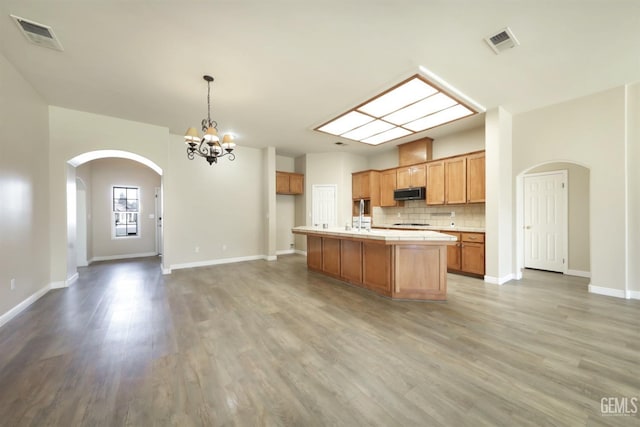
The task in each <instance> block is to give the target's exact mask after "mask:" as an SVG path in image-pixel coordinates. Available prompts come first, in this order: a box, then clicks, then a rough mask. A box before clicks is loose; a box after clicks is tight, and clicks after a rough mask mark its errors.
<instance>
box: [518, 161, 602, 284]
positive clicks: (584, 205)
mask: <svg viewBox="0 0 640 427" xmlns="http://www.w3.org/2000/svg"><path fill="white" fill-rule="evenodd" d="M559 172H560V173H562V172H566V173H567V176H566V179H565V180H563V182H564V183H565V188H564V189H565V201H564V205H565V206H566V208H565V209H566V210H565V212H566V213H565V218H566V225H567V232H566V233H562V234H563V235H564V238H565V240H564V247H565V249H564V260H565V262H564V266H563V267H562V268H560V269H558V268H557V266H556V267H549V266H548V265H543V266H541V265H534V264H531V262H530V261H531V260H530V259H528V260H527V261H526V262H525V257H526V256H525V252H526V251H527V249H530V248H531V247H532V246H533V243H532V241H531V240H530V238H531V237H532V236H530V235H528V236H525V234H526V233H529V231H530V230H532V229H529V230H527V228H526V227H527V226H530V225H531V223H530V222H529V221H530V219H529V218H527V220H526V221H525V215H526V211H527V210H530V209H529V207H527V208H526V209H525V179H527V180H530V179H532V178H534V177H535V176H536V175H538V176H544V175H546V174H549V173H551V174H554V173H559ZM527 177H529V178H527ZM529 182H532V181H529ZM549 185H551V184H549ZM555 185H558V184H555ZM561 185H562V184H560V186H561ZM590 187H591V185H590V170H589V168H588V167H587V166H586V165H582V164H579V163H576V162H571V161H549V162H544V163H539V164H537V165H534V166H532V167H530V168H528V169H525V170H523V171H522V172H520V173H519V174H518V175H517V176H516V188H515V189H516V198H515V202H516V203H515V205H516V206H515V208H516V215H515V218H516V229H515V230H516V233H515V238H516V244H515V250H516V278H517V279H521V278H522V273H523V270H524V269H525V268H526V267H530V268H539V269H543V270H549V271H560V272H562V273H564V274H567V275H572V276H580V277H587V278H589V277H591V238H590V235H591V233H590V229H591V221H590V210H591V201H590V193H591V188H590ZM527 198H529V197H527ZM529 199H530V198H529ZM529 202H530V200H529ZM529 202H528V203H529ZM554 203H555V201H554ZM552 205H553V204H545V203H542V206H547V209H549V206H552ZM542 212H544V216H545V217H546V216H547V215H548V214H547V210H546V209H543V210H542ZM553 213H554V214H555V211H553ZM538 238H539V236H538ZM549 239H551V238H549ZM525 240H526V243H525ZM547 242H548V240H545V241H544V242H543V248H544V247H545V246H546V248H547V249H548V248H549V247H551V248H555V247H556V246H555V243H556V241H555V240H554V241H553V242H552V243H553V244H554V245H553V246H552V245H550V244H547ZM561 251H562V250H561ZM552 255H553V254H552ZM544 256H546V257H549V258H552V259H558V257H552V256H550V255H549V254H547V253H544ZM527 258H528V257H527Z"/></svg>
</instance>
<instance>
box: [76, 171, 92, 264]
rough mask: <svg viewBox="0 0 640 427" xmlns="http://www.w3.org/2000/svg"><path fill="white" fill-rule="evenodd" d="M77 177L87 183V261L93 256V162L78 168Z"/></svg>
mask: <svg viewBox="0 0 640 427" xmlns="http://www.w3.org/2000/svg"><path fill="white" fill-rule="evenodd" d="M76 178H79V179H81V180H82V182H84V185H85V196H86V199H87V205H86V212H85V214H86V222H87V242H86V247H87V261H89V260H90V259H91V258H93V211H92V203H91V200H92V191H91V162H87V163H85V164H83V165H80V166H78V167H77V168H76Z"/></svg>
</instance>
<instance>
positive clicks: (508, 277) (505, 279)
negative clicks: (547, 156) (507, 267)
mask: <svg viewBox="0 0 640 427" xmlns="http://www.w3.org/2000/svg"><path fill="white" fill-rule="evenodd" d="M513 279H515V276H514V274H513V273H509V274H507V275H506V276H503V277H493V276H484V281H485V282H487V283H491V284H492V285H504V284H505V283H507V282H508V281H510V280H513Z"/></svg>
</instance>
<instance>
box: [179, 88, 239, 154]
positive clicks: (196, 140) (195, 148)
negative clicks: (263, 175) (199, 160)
mask: <svg viewBox="0 0 640 427" xmlns="http://www.w3.org/2000/svg"><path fill="white" fill-rule="evenodd" d="M202 78H203V79H205V80H206V81H207V118H206V119H202V132H203V133H204V135H203V136H202V138H200V136H199V135H198V130H197V129H196V128H189V129H187V133H186V134H185V135H184V142H185V143H186V144H187V157H188V158H189V160H193V159H194V158H195V156H196V155H198V156H200V157H204V159H205V160H206V161H207V162H209V164H210V165H212V164H214V163H218V159H219V158H220V157H224V156H227V155H228V156H229V160H235V158H236V155H235V154H233V149H234V148H236V143H235V142H233V135H231V134H230V133H226V134H225V135H224V136H223V137H222V144H220V138H219V137H218V122H216V121H215V120H211V82H212V81H213V77H211V76H207V75H204V76H202Z"/></svg>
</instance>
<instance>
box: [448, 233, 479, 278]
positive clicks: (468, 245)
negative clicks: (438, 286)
mask: <svg viewBox="0 0 640 427" xmlns="http://www.w3.org/2000/svg"><path fill="white" fill-rule="evenodd" d="M441 233H445V234H449V235H451V236H455V237H457V238H458V241H457V243H456V244H455V245H451V246H449V247H447V270H448V271H449V272H450V273H461V274H469V275H473V276H484V273H485V261H484V233H458V232H451V231H445V230H443V231H441Z"/></svg>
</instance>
